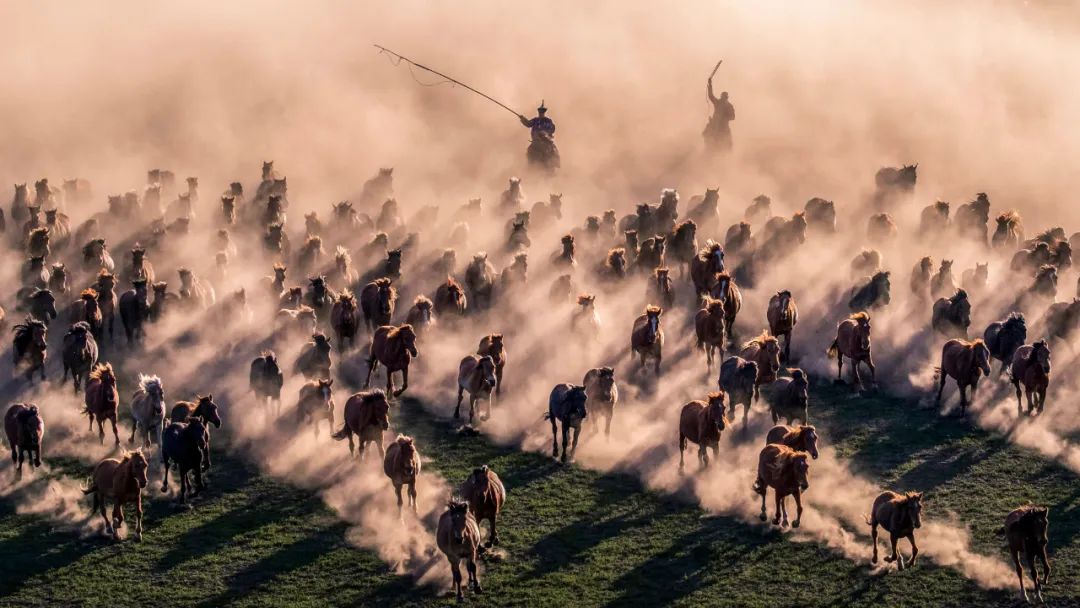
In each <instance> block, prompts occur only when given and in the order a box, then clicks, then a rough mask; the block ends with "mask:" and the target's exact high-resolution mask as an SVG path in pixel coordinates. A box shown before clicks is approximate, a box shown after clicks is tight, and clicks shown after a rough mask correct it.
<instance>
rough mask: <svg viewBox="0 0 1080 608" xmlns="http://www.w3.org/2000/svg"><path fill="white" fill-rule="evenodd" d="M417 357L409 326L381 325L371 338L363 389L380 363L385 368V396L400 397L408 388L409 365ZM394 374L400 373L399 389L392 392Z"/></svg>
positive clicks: (414, 340)
mask: <svg viewBox="0 0 1080 608" xmlns="http://www.w3.org/2000/svg"><path fill="white" fill-rule="evenodd" d="M418 356H420V353H419V352H417V350H416V332H415V331H413V328H412V326H411V325H399V326H393V325H383V326H382V327H380V328H378V329H376V330H375V335H374V336H372V338H371V350H370V351H369V354H368V373H367V378H365V379H364V388H365V389H366V388H367V387H368V386H369V385H370V384H371V374H372V373H374V371H375V368H376V367H378V366H379V364H380V363H382V364H383V366H384V367H386V394H387V395H391V396H394V397H398V396H400V395H401V394H402V393H404V392H405V389H407V388H409V364H410V363H411V362H412V360H413V359H414V358H416V357H418ZM394 372H401V382H402V384H401V389H399V390H397V391H395V390H394Z"/></svg>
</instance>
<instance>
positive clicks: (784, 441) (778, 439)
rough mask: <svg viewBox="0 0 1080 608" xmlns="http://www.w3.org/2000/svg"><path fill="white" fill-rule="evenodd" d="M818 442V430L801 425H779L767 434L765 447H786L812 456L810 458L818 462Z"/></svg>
mask: <svg viewBox="0 0 1080 608" xmlns="http://www.w3.org/2000/svg"><path fill="white" fill-rule="evenodd" d="M817 440H818V434H817V429H815V428H814V427H812V426H809V425H806V424H800V425H799V426H788V425H786V424H778V425H776V426H774V427H772V428H771V429H769V432H768V433H766V434H765V445H769V444H770V443H779V444H781V445H786V446H787V447H789V448H791V449H793V450H796V451H798V452H806V453H807V454H810V457H811V458H813V459H814V460H817V457H818V451H817Z"/></svg>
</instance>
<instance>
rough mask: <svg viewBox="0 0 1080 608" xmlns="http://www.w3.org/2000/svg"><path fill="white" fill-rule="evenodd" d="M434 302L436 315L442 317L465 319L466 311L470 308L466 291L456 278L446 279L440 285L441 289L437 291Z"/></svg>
mask: <svg viewBox="0 0 1080 608" xmlns="http://www.w3.org/2000/svg"><path fill="white" fill-rule="evenodd" d="M434 300H435V314H437V315H439V316H440V317H443V316H444V315H447V316H457V317H459V318H460V317H464V316H465V311H466V310H468V308H469V301H468V298H467V297H466V296H465V290H464V289H463V288H462V287H461V284H460V283H458V282H457V280H455V279H454V277H446V282H445V283H443V284H441V285H439V288H438V289H436V290H435V298H434Z"/></svg>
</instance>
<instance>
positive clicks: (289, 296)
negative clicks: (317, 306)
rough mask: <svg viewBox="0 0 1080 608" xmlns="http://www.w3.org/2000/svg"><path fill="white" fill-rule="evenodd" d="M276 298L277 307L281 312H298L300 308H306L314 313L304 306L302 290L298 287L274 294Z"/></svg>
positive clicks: (312, 310)
mask: <svg viewBox="0 0 1080 608" xmlns="http://www.w3.org/2000/svg"><path fill="white" fill-rule="evenodd" d="M274 295H275V296H277V298H278V305H279V306H280V307H281V308H282V309H283V310H299V309H300V308H307V309H308V310H311V312H312V313H314V312H315V310H314V309H313V308H311V307H310V306H307V305H306V304H304V288H303V287H300V286H299V285H295V286H293V287H286V288H285V289H283V290H282V291H280V292H279V293H277V294H274Z"/></svg>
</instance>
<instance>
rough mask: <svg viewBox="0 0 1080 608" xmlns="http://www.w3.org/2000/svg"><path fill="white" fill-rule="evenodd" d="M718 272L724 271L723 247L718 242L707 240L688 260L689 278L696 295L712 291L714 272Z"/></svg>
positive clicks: (714, 281) (714, 279)
mask: <svg viewBox="0 0 1080 608" xmlns="http://www.w3.org/2000/svg"><path fill="white" fill-rule="evenodd" d="M720 272H724V248H723V247H722V246H721V245H720V243H714V242H712V241H707V242H706V243H705V246H704V247H702V248H701V250H699V251H698V252H697V255H696V256H694V258H693V259H691V260H690V279H691V280H692V281H693V283H694V289H695V290H696V291H697V293H698V295H703V294H707V293H709V292H710V291H712V288H713V286H714V285H715V284H716V274H717V273H720Z"/></svg>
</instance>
